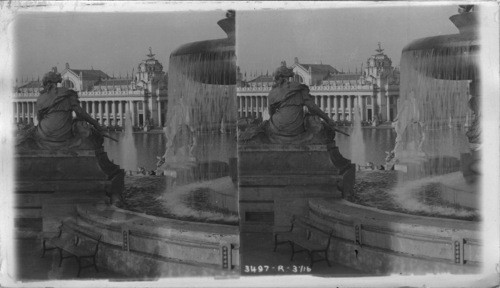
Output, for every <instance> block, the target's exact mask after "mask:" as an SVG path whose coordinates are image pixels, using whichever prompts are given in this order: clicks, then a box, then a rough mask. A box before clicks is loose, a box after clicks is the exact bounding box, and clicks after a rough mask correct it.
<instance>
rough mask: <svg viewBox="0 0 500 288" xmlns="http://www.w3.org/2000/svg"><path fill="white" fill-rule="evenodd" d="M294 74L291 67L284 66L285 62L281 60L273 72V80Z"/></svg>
mask: <svg viewBox="0 0 500 288" xmlns="http://www.w3.org/2000/svg"><path fill="white" fill-rule="evenodd" d="M293 75H295V74H294V73H293V69H292V68H288V67H286V62H285V61H281V66H280V67H279V68H278V69H276V71H275V72H274V80H279V79H280V78H289V77H293Z"/></svg>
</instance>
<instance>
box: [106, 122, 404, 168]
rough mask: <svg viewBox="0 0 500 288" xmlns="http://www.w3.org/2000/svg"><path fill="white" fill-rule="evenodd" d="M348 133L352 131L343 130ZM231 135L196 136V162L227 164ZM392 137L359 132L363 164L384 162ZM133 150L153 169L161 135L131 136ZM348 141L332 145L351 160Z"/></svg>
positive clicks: (114, 150) (110, 149) (114, 152)
mask: <svg viewBox="0 0 500 288" xmlns="http://www.w3.org/2000/svg"><path fill="white" fill-rule="evenodd" d="M344 130H346V132H348V133H352V131H351V130H352V129H351V128H350V129H345V128H344ZM110 136H112V137H115V138H117V139H118V140H119V142H118V143H116V142H113V141H109V140H108V139H105V140H104V148H105V150H106V152H107V153H108V156H109V158H110V159H112V160H113V161H114V162H115V163H117V164H119V165H121V164H122V163H123V159H122V156H121V155H120V145H122V143H123V137H124V134H123V133H117V132H111V133H110ZM235 137H236V136H235V134H203V135H200V136H199V144H198V147H197V149H196V151H195V152H194V153H195V156H196V157H197V158H198V159H199V160H200V161H203V160H219V161H224V162H229V158H231V157H236V149H237V148H236V140H235ZM395 138H396V134H395V132H394V130H392V129H370V128H369V129H363V139H364V141H365V157H366V161H367V162H373V163H375V164H376V165H381V164H383V163H384V161H385V156H386V154H385V151H390V150H392V149H393V147H394V141H395ZM134 140H135V146H136V148H137V165H138V166H142V167H145V168H146V169H149V170H152V169H153V168H155V167H156V161H157V159H156V156H161V155H163V154H164V153H165V144H166V143H165V142H166V141H165V136H164V134H163V133H134ZM350 141H351V139H350V137H348V136H344V135H342V134H340V133H339V134H337V136H336V142H337V145H338V146H339V149H340V152H341V153H342V155H344V157H346V158H348V159H351V158H352V157H351V155H352V154H351V142H350Z"/></svg>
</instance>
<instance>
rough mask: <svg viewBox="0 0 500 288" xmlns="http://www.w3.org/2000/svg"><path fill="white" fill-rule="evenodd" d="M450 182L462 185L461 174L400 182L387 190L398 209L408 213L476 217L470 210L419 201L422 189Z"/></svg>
mask: <svg viewBox="0 0 500 288" xmlns="http://www.w3.org/2000/svg"><path fill="white" fill-rule="evenodd" d="M457 174H458V175H457ZM450 182H458V183H459V184H460V183H462V182H463V177H462V175H461V173H459V172H458V173H450V174H446V175H440V176H432V177H424V178H421V179H418V180H413V181H409V182H400V183H399V184H398V185H397V186H396V187H395V188H393V189H391V190H389V192H388V193H389V195H391V196H392V198H393V199H394V201H395V202H396V203H397V204H398V205H399V206H400V207H402V208H403V209H406V210H408V211H412V212H425V213H430V214H436V215H447V216H459V217H473V216H476V212H475V211H473V210H471V209H463V208H460V207H457V206H455V207H453V206H448V207H446V206H443V205H439V203H424V202H422V201H421V198H422V188H423V187H426V186H428V185H430V184H435V183H439V184H443V183H444V184H448V185H449V184H452V183H450ZM451 204H454V203H451Z"/></svg>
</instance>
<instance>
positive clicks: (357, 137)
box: [351, 105, 366, 165]
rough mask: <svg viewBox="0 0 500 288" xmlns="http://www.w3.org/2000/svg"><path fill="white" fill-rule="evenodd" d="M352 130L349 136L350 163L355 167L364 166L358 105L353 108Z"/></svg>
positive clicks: (363, 147)
mask: <svg viewBox="0 0 500 288" xmlns="http://www.w3.org/2000/svg"><path fill="white" fill-rule="evenodd" d="M353 124H354V130H353V133H352V135H351V143H352V144H351V161H352V162H353V163H355V164H356V165H365V162H366V156H365V142H364V139H363V130H362V128H361V110H360V109H359V105H356V106H355V107H354V122H353Z"/></svg>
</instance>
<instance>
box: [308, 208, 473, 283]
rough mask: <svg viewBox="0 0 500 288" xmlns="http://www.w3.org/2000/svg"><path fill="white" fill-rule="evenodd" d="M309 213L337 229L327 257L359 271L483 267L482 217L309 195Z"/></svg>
mask: <svg viewBox="0 0 500 288" xmlns="http://www.w3.org/2000/svg"><path fill="white" fill-rule="evenodd" d="M309 217H310V218H311V219H312V220H314V221H317V222H318V223H319V224H318V225H324V226H323V227H324V229H326V231H331V230H332V229H333V231H334V236H335V238H334V240H333V241H334V245H332V248H331V249H330V251H329V253H328V254H329V257H331V258H332V260H333V261H336V262H339V263H343V265H346V266H349V267H352V268H356V269H359V270H361V271H365V272H368V273H377V274H391V273H398V274H399V273H402V274H412V273H417V274H422V273H445V272H448V273H476V272H478V271H479V270H480V267H481V261H482V259H481V249H482V243H481V241H480V229H479V228H480V223H478V222H474V221H464V220H454V219H444V218H438V217H425V216H415V215H409V214H404V213H397V212H391V211H384V210H379V209H375V208H371V207H367V206H362V205H358V204H353V203H351V202H347V201H345V200H341V201H333V202H326V201H318V200H310V201H309ZM321 241H326V240H325V239H322V240H321Z"/></svg>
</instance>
